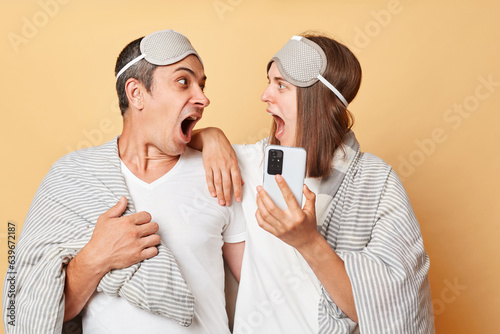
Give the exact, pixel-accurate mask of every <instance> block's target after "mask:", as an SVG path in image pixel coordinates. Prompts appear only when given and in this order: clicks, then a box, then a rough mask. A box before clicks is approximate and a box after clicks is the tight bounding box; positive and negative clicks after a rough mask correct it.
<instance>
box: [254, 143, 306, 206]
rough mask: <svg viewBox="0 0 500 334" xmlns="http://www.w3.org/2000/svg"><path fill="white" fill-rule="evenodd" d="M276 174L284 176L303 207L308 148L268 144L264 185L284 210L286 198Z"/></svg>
mask: <svg viewBox="0 0 500 334" xmlns="http://www.w3.org/2000/svg"><path fill="white" fill-rule="evenodd" d="M276 174H280V175H281V176H283V178H284V179H285V181H286V183H287V184H288V186H289V187H290V189H291V190H292V193H293V195H294V196H295V199H296V200H297V203H298V204H299V206H300V207H302V190H303V187H304V177H305V174H306V150H304V149H303V148H302V147H289V146H279V145H268V146H267V147H266V151H265V157H264V181H263V187H264V190H265V191H266V192H267V194H268V195H269V197H271V199H272V200H273V202H274V204H276V206H278V207H279V208H281V209H282V210H286V209H287V205H286V202H285V199H284V198H283V194H282V193H281V190H280V188H279V187H278V184H277V183H276V179H275V175H276Z"/></svg>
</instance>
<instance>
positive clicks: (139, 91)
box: [125, 78, 146, 111]
mask: <svg viewBox="0 0 500 334" xmlns="http://www.w3.org/2000/svg"><path fill="white" fill-rule="evenodd" d="M145 91H146V89H145V87H144V85H143V84H142V83H141V82H140V81H139V80H137V79H135V78H130V79H128V80H127V82H126V83H125V93H126V94H127V99H128V103H129V106H133V107H134V109H137V110H139V111H140V110H142V109H144V92H145Z"/></svg>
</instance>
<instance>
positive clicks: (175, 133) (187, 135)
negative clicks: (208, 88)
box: [142, 55, 210, 156]
mask: <svg viewBox="0 0 500 334" xmlns="http://www.w3.org/2000/svg"><path fill="white" fill-rule="evenodd" d="M205 81H206V76H205V72H204V70H203V67H202V66H201V63H200V61H199V59H198V58H197V57H196V56H194V55H190V56H188V57H186V58H184V59H183V60H181V61H179V62H177V63H175V64H172V65H168V66H159V67H158V68H156V70H155V71H154V74H153V85H152V87H151V92H150V93H147V92H146V93H145V98H144V109H143V111H142V112H143V113H144V115H143V117H144V121H145V127H144V129H143V130H144V131H148V132H149V133H147V134H145V135H146V137H147V138H149V140H150V144H151V145H153V146H155V147H156V149H158V150H159V151H160V152H161V153H163V154H167V155H170V156H176V155H179V154H182V153H184V151H185V149H186V145H187V143H188V142H189V141H190V140H191V132H192V130H193V128H194V126H195V124H196V123H197V122H198V120H200V119H201V116H202V114H203V109H204V108H205V107H207V106H208V105H209V104H210V101H209V100H208V98H207V97H206V96H205V94H204V93H203V89H204V87H205Z"/></svg>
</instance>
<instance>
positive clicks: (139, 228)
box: [64, 197, 160, 321]
mask: <svg viewBox="0 0 500 334" xmlns="http://www.w3.org/2000/svg"><path fill="white" fill-rule="evenodd" d="M126 207H127V199H126V198H125V197H122V198H121V199H120V201H119V202H118V203H117V204H116V205H115V206H114V207H112V208H111V209H109V210H108V211H106V212H105V213H103V214H102V215H101V216H100V217H99V219H98V220H97V223H96V226H95V228H94V232H93V233H92V238H91V239H90V241H89V243H88V244H87V245H86V246H85V247H83V248H82V250H81V251H80V252H79V253H78V254H77V255H76V256H75V257H74V258H73V259H72V260H71V261H70V262H69V263H68V265H67V267H66V283H65V286H64V295H65V311H64V321H68V320H71V319H73V318H74V317H75V316H76V315H78V313H80V311H81V310H82V309H83V307H84V306H85V304H86V303H87V301H88V300H89V298H90V296H92V293H93V292H94V291H95V289H96V288H97V285H98V284H99V282H100V280H101V278H102V277H103V276H104V275H106V274H107V273H108V272H109V271H110V270H111V269H120V268H126V267H129V266H131V265H133V264H135V263H138V262H140V261H142V260H145V259H149V258H151V257H153V256H155V255H156V254H157V253H158V249H157V248H156V247H155V246H156V245H158V244H159V243H160V236H159V235H157V234H155V233H156V232H157V231H158V224H156V223H153V222H151V215H150V214H149V213H147V212H138V213H135V214H133V215H128V216H123V217H120V216H121V215H122V214H123V212H124V211H125V209H126Z"/></svg>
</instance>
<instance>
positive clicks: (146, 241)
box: [141, 234, 161, 248]
mask: <svg viewBox="0 0 500 334" xmlns="http://www.w3.org/2000/svg"><path fill="white" fill-rule="evenodd" d="M160 241H161V238H160V236H159V235H158V234H151V235H148V236H147V237H144V238H141V244H142V247H144V248H148V247H154V246H156V245H159V244H160Z"/></svg>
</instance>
